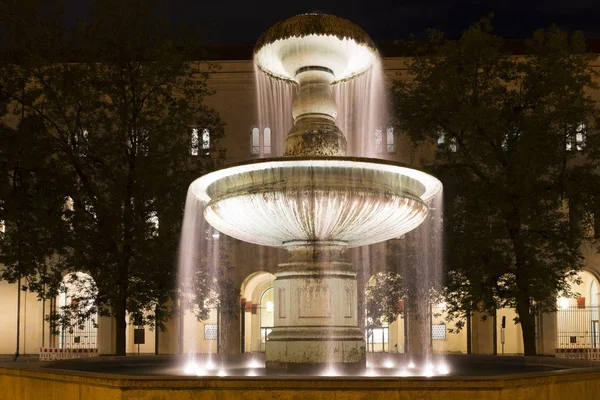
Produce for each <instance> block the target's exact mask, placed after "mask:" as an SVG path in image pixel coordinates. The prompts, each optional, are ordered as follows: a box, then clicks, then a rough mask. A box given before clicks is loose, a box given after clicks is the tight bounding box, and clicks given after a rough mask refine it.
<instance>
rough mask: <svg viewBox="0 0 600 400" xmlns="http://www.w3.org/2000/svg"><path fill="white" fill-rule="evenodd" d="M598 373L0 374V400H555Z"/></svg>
mask: <svg viewBox="0 0 600 400" xmlns="http://www.w3.org/2000/svg"><path fill="white" fill-rule="evenodd" d="M598 393H600V368H576V369H571V370H560V371H551V372H540V373H526V374H521V375H504V376H495V377H433V378H389V377H386V378H362V377H336V378H330V377H281V376H279V377H268V378H266V377H247V378H245V377H224V378H197V377H179V376H139V377H138V376H125V375H112V374H103V373H94V372H81V371H70V370H69V371H67V370H50V369H46V368H43V367H39V365H32V364H30V365H24V364H22V365H18V364H15V366H14V367H6V366H4V367H0V400H19V399H22V400H142V399H152V400H180V399H181V400H191V399H198V400H205V399H206V400H208V399H210V400H217V399H227V400H230V399H231V400H265V399H278V400H288V399H289V400H292V399H293V400H298V399H311V400H325V399H338V400H342V399H349V400H359V399H361V400H364V399H369V400H379V399H381V400H383V399H385V400H388V399H391V400H409V399H427V400H452V399H461V400H476V399H477V400H480V399H494V400H525V399H535V400H554V399H561V400H565V399H578V400H580V399H582V400H587V399H589V400H592V399H597V398H598Z"/></svg>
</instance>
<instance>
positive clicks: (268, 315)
mask: <svg viewBox="0 0 600 400" xmlns="http://www.w3.org/2000/svg"><path fill="white" fill-rule="evenodd" d="M273 293H274V290H273V287H270V288H268V289H267V290H265V291H264V292H263V294H262V295H261V296H260V350H261V351H265V346H266V342H267V337H268V336H269V333H271V330H272V328H273V324H274V322H275V318H274V311H275V307H274V302H273Z"/></svg>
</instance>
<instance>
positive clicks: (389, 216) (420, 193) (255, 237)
mask: <svg viewBox="0 0 600 400" xmlns="http://www.w3.org/2000/svg"><path fill="white" fill-rule="evenodd" d="M375 57H376V51H375V47H374V45H373V43H372V41H371V39H370V38H369V36H368V35H367V34H366V33H365V32H363V31H362V29H360V28H359V27H358V26H356V25H354V24H353V23H351V22H349V21H347V20H344V19H341V18H338V17H334V16H330V15H321V14H306V15H299V16H296V17H292V18H290V19H288V20H285V21H283V22H280V23H278V24H276V25H274V26H273V27H272V28H271V29H269V30H268V31H267V32H265V33H264V34H263V36H262V37H261V38H260V39H259V41H258V43H257V45H256V48H255V62H256V63H257V65H258V67H259V68H260V69H261V70H262V71H263V72H264V73H266V74H269V75H271V76H272V77H273V78H274V79H283V80H285V81H288V82H289V83H290V84H293V85H298V90H297V93H298V94H297V97H296V99H295V101H294V104H293V117H294V127H293V128H292V130H291V131H290V132H289V133H288V135H287V137H286V139H285V143H284V157H282V158H273V159H262V160H258V161H257V162H250V163H245V164H240V165H236V166H232V167H229V168H226V169H222V170H219V171H216V172H213V173H211V174H208V175H205V176H203V177H201V178H199V179H198V180H196V181H195V182H194V183H193V184H192V191H193V193H194V194H195V195H196V196H197V197H198V198H200V199H201V200H204V201H206V202H207V206H206V208H205V218H206V220H207V221H208V222H209V223H210V224H211V225H212V226H213V227H214V228H216V229H217V230H219V231H221V232H223V233H225V234H227V235H229V236H232V237H234V238H237V239H239V240H242V241H246V242H250V243H255V244H258V245H264V246H275V247H284V248H285V249H287V250H288V252H289V255H290V259H289V262H287V263H283V264H280V265H279V269H278V271H277V272H276V274H275V276H276V279H275V282H274V290H275V299H274V303H275V321H274V328H273V330H272V332H271V333H270V334H269V336H268V341H267V347H266V364H267V368H283V369H287V370H291V369H296V368H304V367H306V366H319V365H323V366H325V365H329V366H334V367H338V368H339V367H341V368H343V369H353V368H363V367H364V365H365V343H364V336H363V333H362V332H361V330H360V329H359V326H358V313H357V296H358V293H357V283H356V270H355V269H354V267H353V266H352V264H350V263H349V262H347V260H346V257H345V255H346V250H347V249H348V248H350V247H355V246H365V245H369V244H373V243H377V242H381V241H385V240H389V239H392V238H395V237H399V236H401V235H403V234H404V233H406V232H408V231H410V230H412V229H414V228H416V227H417V226H419V224H421V222H423V220H424V218H425V217H426V216H427V213H428V206H427V201H428V200H429V199H430V198H431V197H432V196H434V195H435V194H436V193H437V192H438V191H439V190H440V189H441V187H442V186H441V183H440V182H439V181H438V180H437V179H435V178H434V177H432V176H430V175H428V174H425V173H423V172H421V171H418V170H415V169H411V168H408V167H406V166H403V165H399V164H393V163H389V162H386V161H382V160H376V159H366V158H350V157H346V138H345V136H344V134H343V133H342V132H341V131H340V130H339V128H338V127H337V126H336V124H335V120H336V116H337V110H336V103H335V101H334V99H333V96H332V91H331V85H332V84H335V82H338V81H341V80H347V79H352V78H353V77H355V76H357V75H358V74H361V73H363V72H365V71H367V70H368V69H369V68H370V67H371V65H372V63H373V61H374V58H375Z"/></svg>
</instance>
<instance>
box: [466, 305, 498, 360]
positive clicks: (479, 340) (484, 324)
mask: <svg viewBox="0 0 600 400" xmlns="http://www.w3.org/2000/svg"><path fill="white" fill-rule="evenodd" d="M484 315H485V314H483V313H480V312H473V313H472V315H471V354H474V355H475V354H477V355H492V354H494V321H493V319H492V318H493V317H492V316H489V315H488V316H487V318H486V319H485V320H482V318H483V316H484Z"/></svg>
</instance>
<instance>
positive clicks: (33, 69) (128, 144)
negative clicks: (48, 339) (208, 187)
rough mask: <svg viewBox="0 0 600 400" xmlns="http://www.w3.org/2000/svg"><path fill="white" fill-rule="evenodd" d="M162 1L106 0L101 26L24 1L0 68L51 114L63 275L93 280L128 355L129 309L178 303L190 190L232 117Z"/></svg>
mask: <svg viewBox="0 0 600 400" xmlns="http://www.w3.org/2000/svg"><path fill="white" fill-rule="evenodd" d="M154 6H155V2H152V1H141V2H140V1H134V0H126V1H117V0H98V1H95V2H94V8H93V10H92V13H91V18H90V20H91V21H92V22H90V23H86V24H82V25H81V26H79V27H77V29H73V30H68V29H67V28H65V27H64V26H62V25H60V24H56V23H54V22H53V20H52V19H49V18H39V17H38V16H37V14H36V11H37V10H38V9H39V4H37V2H35V1H33V0H32V1H29V2H16V3H15V4H14V7H13V9H12V13H11V14H9V15H8V19H7V21H8V22H7V23H6V24H5V25H6V26H7V27H8V28H9V32H10V33H11V34H12V35H11V36H10V37H11V38H12V39H13V40H12V43H11V44H10V45H11V47H12V48H13V49H14V51H13V52H12V53H11V56H12V58H11V60H10V61H11V62H9V63H7V64H5V65H3V66H2V71H0V92H1V93H2V95H3V96H5V97H7V98H9V99H10V100H11V101H12V104H16V105H17V106H18V107H22V108H23V110H24V115H25V116H27V117H28V116H35V117H36V118H38V119H39V120H41V121H42V122H43V125H44V132H45V134H46V139H48V140H51V141H52V142H53V146H49V147H48V148H47V151H48V152H49V153H51V154H52V157H54V158H55V159H57V160H60V161H61V162H62V163H63V164H64V165H61V167H60V168H59V169H57V170H54V173H55V174H56V175H57V176H58V175H61V176H66V178H65V179H64V180H63V182H65V185H67V184H68V186H67V187H66V188H65V190H64V193H63V199H66V200H68V201H67V203H68V204H69V205H70V207H68V210H67V212H65V218H66V221H67V223H68V225H69V229H70V240H69V241H68V243H67V244H66V249H67V250H66V251H65V253H66V254H67V255H68V266H67V268H66V269H65V272H70V271H76V270H78V271H82V272H86V273H88V274H89V275H90V276H92V278H93V279H94V282H95V285H96V288H97V290H94V291H89V293H90V295H91V296H93V297H94V299H93V300H94V301H93V303H94V305H95V307H97V310H98V312H99V313H100V314H101V315H111V316H114V317H115V319H116V328H117V329H116V345H117V346H116V348H117V354H119V355H124V354H125V330H126V315H127V313H135V314H136V315H141V316H144V318H145V320H146V321H145V322H150V323H155V324H157V325H159V326H160V325H161V323H162V321H163V320H165V319H166V318H169V316H170V313H171V312H172V311H173V310H171V309H166V308H165V307H164V305H165V304H166V303H167V300H168V299H169V298H171V299H175V300H176V265H175V260H176V257H175V254H176V252H177V246H178V239H179V232H180V227H181V220H182V216H183V205H184V201H185V197H186V196H185V194H186V191H187V187H188V185H189V184H190V183H191V181H192V180H193V179H195V178H196V177H198V176H200V175H202V174H204V173H206V172H208V171H210V170H212V169H213V168H215V167H216V165H218V163H219V161H220V160H221V159H222V155H223V154H222V152H221V151H219V150H218V147H217V144H218V140H219V138H220V137H221V136H222V134H223V123H222V121H221V120H220V118H219V116H218V114H217V113H216V112H215V110H213V109H211V108H209V107H208V106H207V105H206V104H205V103H204V99H205V98H206V97H207V96H209V95H210V94H211V91H210V90H209V89H208V86H207V82H208V77H209V74H210V72H211V71H212V69H213V67H211V66H210V65H208V64H207V63H204V62H200V61H194V60H197V59H198V54H193V53H191V52H190V51H187V50H185V49H181V48H178V47H176V46H175V45H174V43H173V41H171V40H169V37H172V36H173V31H172V30H171V28H169V26H168V25H167V24H166V23H165V22H164V21H163V20H162V19H160V18H158V17H156V16H155V11H156V10H155V9H154V8H153V7H154ZM184 44H187V43H184ZM186 49H190V50H191V49H192V47H187V46H186ZM23 87H24V88H25V90H24V91H23V90H19V88H23ZM86 310H88V311H89V307H87V308H86Z"/></svg>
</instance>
